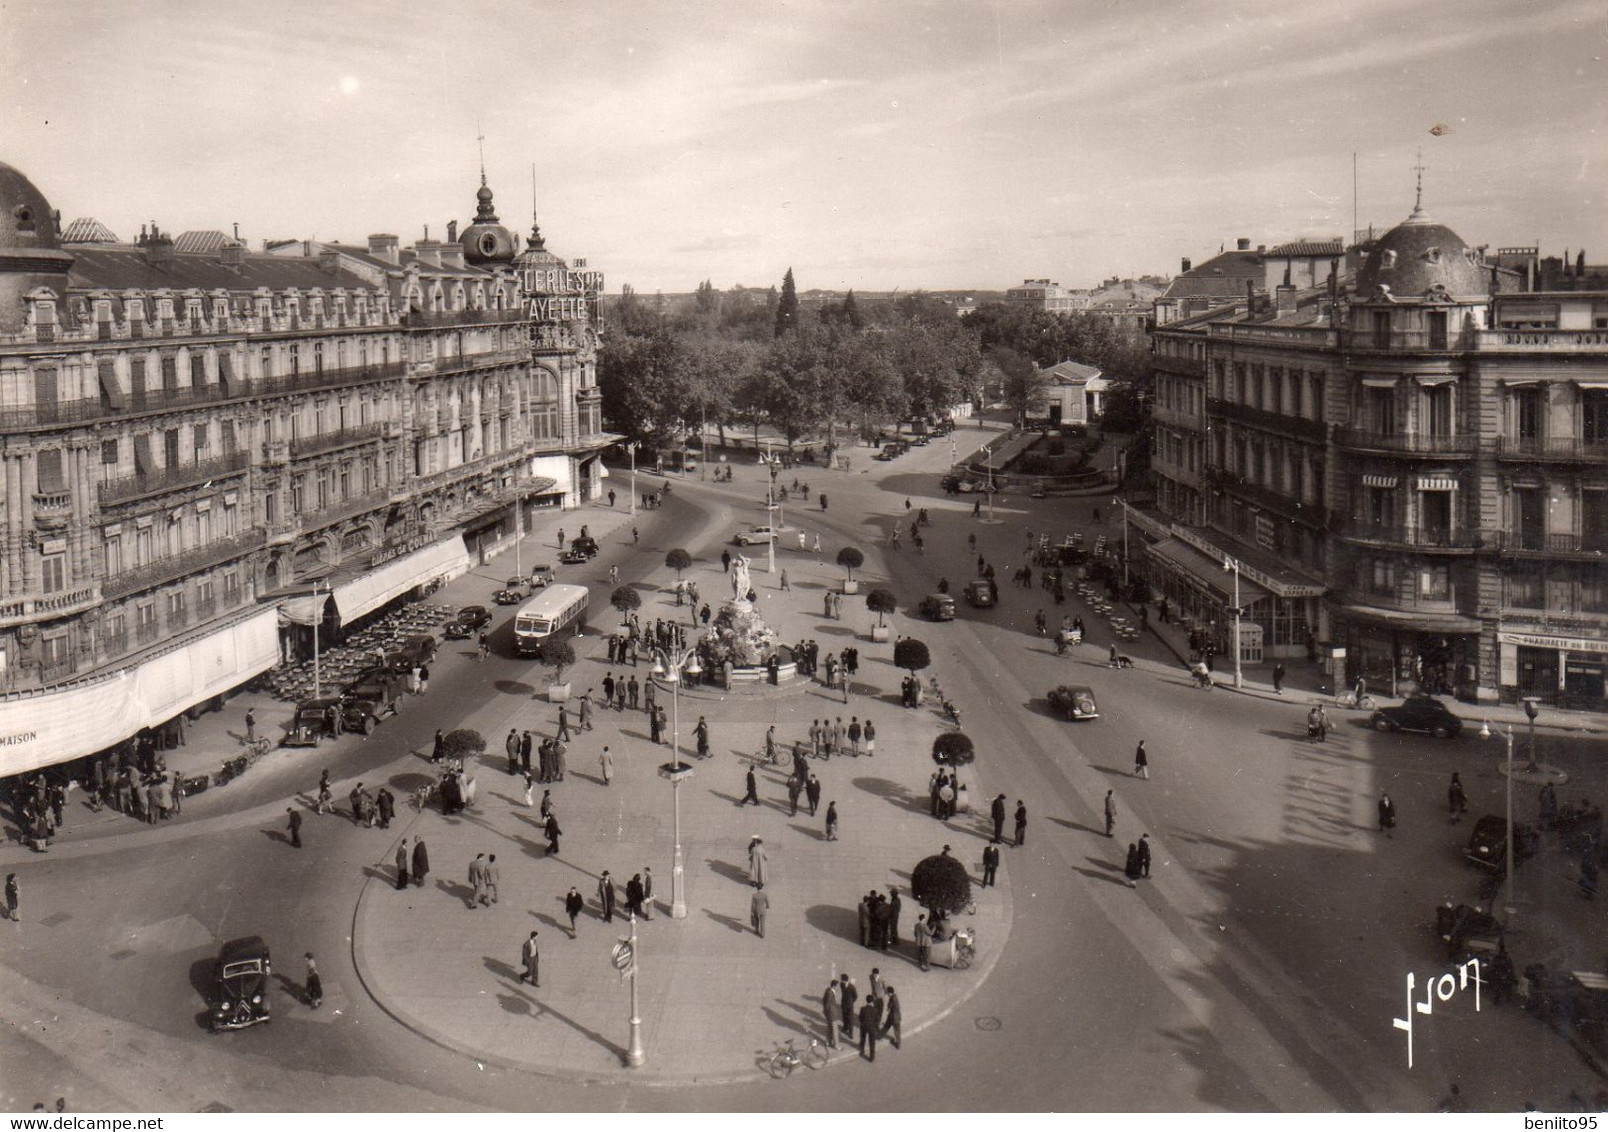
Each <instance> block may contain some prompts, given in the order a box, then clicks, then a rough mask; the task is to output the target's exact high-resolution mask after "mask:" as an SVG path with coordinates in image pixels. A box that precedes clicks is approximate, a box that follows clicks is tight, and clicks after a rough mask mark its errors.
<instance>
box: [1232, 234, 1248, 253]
mask: <svg viewBox="0 0 1608 1132" xmlns="http://www.w3.org/2000/svg"><path fill="white" fill-rule="evenodd" d="M1234 249H1235V250H1236V251H1242V252H1248V251H1250V250H1251V241H1250V240H1249V239H1247V238H1246V237H1244V236H1241V237H1240V238H1239V239H1237V240H1235V241H1234Z"/></svg>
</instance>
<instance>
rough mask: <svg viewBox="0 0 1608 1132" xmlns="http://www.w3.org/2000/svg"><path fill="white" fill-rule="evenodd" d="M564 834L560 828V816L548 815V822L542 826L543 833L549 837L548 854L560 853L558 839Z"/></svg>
mask: <svg viewBox="0 0 1608 1132" xmlns="http://www.w3.org/2000/svg"><path fill="white" fill-rule="evenodd" d="M563 832H564V831H563V830H562V829H559V828H558V815H557V814H548V815H547V821H546V822H544V823H543V824H542V833H543V834H544V835H546V837H547V853H549V854H551V853H557V852H558V838H559V835H560V834H562V833H563ZM545 855H546V854H544V856H545Z"/></svg>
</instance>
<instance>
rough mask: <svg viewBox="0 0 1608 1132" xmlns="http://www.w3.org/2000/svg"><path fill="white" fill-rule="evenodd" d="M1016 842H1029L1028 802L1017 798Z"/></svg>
mask: <svg viewBox="0 0 1608 1132" xmlns="http://www.w3.org/2000/svg"><path fill="white" fill-rule="evenodd" d="M1016 844H1017V845H1026V844H1027V803H1026V802H1024V801H1022V800H1021V799H1020V798H1018V799H1016Z"/></svg>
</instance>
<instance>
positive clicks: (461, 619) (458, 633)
mask: <svg viewBox="0 0 1608 1132" xmlns="http://www.w3.org/2000/svg"><path fill="white" fill-rule="evenodd" d="M490 624H491V610H489V609H487V608H486V607H485V606H483V605H466V606H464V607H463V608H462V609H460V610H458V615H457V616H456V617H454V618H453V619H452V620H451V621H448V622H447V627H446V628H445V629H443V630H441V631H442V633H444V634H445V635H446V637H447V639H448V640H450V641H467V640H468V639H469V638H470V637H473V636H474V635H475V634H476V633H478V632H480V630H482V629H484V628H485V627H486V626H487V625H490Z"/></svg>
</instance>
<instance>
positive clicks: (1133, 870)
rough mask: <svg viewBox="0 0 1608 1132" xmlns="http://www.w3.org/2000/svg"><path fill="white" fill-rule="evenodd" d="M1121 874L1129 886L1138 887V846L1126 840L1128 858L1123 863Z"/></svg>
mask: <svg viewBox="0 0 1608 1132" xmlns="http://www.w3.org/2000/svg"><path fill="white" fill-rule="evenodd" d="M1122 875H1123V876H1124V877H1125V878H1127V881H1128V887H1129V888H1138V887H1139V846H1138V845H1136V844H1135V843H1134V842H1132V841H1130V842H1128V859H1127V861H1126V862H1124V863H1123V866H1122Z"/></svg>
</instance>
